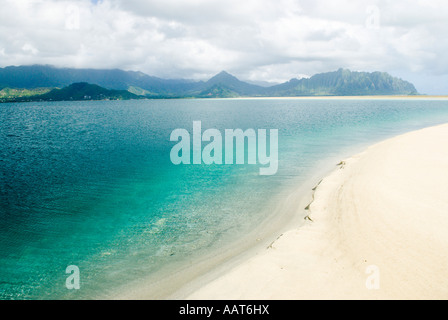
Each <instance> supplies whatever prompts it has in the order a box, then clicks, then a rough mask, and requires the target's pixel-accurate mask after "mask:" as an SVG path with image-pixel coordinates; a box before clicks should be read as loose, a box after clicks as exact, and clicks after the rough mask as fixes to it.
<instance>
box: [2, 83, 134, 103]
mask: <svg viewBox="0 0 448 320" xmlns="http://www.w3.org/2000/svg"><path fill="white" fill-rule="evenodd" d="M130 99H142V97H141V96H138V95H135V94H133V93H131V92H129V91H126V90H108V89H105V88H102V87H100V86H98V85H95V84H89V83H86V82H78V83H73V84H71V85H69V86H67V87H64V88H62V89H53V90H51V91H49V92H46V93H44V94H38V95H33V96H27V97H17V98H11V99H9V100H7V102H26V101H87V100H130Z"/></svg>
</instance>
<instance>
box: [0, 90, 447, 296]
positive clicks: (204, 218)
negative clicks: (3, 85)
mask: <svg viewBox="0 0 448 320" xmlns="http://www.w3.org/2000/svg"><path fill="white" fill-rule="evenodd" d="M193 121H201V123H202V129H203V130H206V129H209V128H216V129H218V130H220V131H221V132H224V130H225V129H237V128H240V129H243V130H246V129H249V128H253V129H268V130H269V129H278V133H279V149H278V155H279V167H278V172H277V174H275V175H272V176H262V175H260V174H259V168H260V166H259V165H247V164H245V165H204V164H202V165H179V166H176V165H173V164H172V163H171V161H170V151H171V148H172V147H173V146H174V144H175V142H171V141H170V134H171V132H172V131H173V130H174V129H177V128H184V129H187V130H188V131H189V132H190V133H192V125H193ZM446 122H448V100H444V99H439V100H437V99H402V100H400V99H372V100H369V99H355V100H353V99H234V100H233V99H222V100H220V99H211V100H207V99H205V100H200V99H198V100H144V101H91V102H52V103H48V102H45V103H23V104H0V146H1V148H0V221H1V222H0V299H96V298H108V297H113V296H114V295H116V294H117V292H120V290H124V288H129V286H131V285H134V284H138V283H140V282H141V281H142V279H146V278H147V277H148V276H150V275H152V276H154V277H156V278H157V275H158V274H162V273H163V271H164V270H167V269H169V268H170V266H176V267H177V268H178V270H182V266H183V265H191V263H193V262H194V261H195V259H197V257H200V256H203V255H204V254H206V253H208V252H216V251H219V250H220V248H221V247H222V246H223V244H224V243H229V242H231V241H236V239H238V238H240V237H241V236H242V235H244V234H246V233H247V232H248V231H250V230H252V229H253V228H255V227H256V226H257V225H258V224H260V223H261V222H262V221H267V220H269V219H270V217H272V214H273V212H275V208H276V206H277V205H278V203H280V202H282V201H284V199H286V198H287V196H288V195H289V194H290V193H291V191H292V190H294V189H295V188H297V187H298V186H300V185H301V184H303V183H305V182H306V181H309V179H311V178H312V177H313V176H315V174H316V172H319V170H322V168H330V167H332V166H335V164H336V160H342V159H343V158H344V157H347V156H350V155H351V154H353V153H356V152H360V151H362V150H363V148H365V147H366V146H367V145H370V144H372V143H375V142H378V141H380V140H383V139H385V138H388V137H392V136H394V135H397V134H401V133H404V132H407V131H412V130H415V129H419V128H423V127H426V126H431V125H436V124H441V123H446ZM204 144H205V143H204ZM416 152H418V150H416ZM70 265H75V266H77V267H79V270H80V289H79V290H68V289H67V287H66V279H67V277H68V276H69V275H68V274H66V268H67V266H70Z"/></svg>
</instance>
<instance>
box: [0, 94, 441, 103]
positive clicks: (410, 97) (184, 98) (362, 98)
mask: <svg viewBox="0 0 448 320" xmlns="http://www.w3.org/2000/svg"><path fill="white" fill-rule="evenodd" d="M256 99H260V100H281V99H283V100H291V99H295V100H310V99H316V100H318V99H326V100H331V99H334V100H374V99H377V100H381V99H384V100H391V99H397V100H398V99H406V100H413V99H442V100H444V99H448V95H366V96H290V97H268V96H267V97H257V96H254V97H233V98H230V97H229V98H203V97H160V98H158V97H154V98H147V97H142V98H141V99H100V100H94V99H84V100H28V101H26V100H24V101H13V100H11V101H4V100H2V99H0V103H4V104H6V103H30V102H86V101H132V100H135V101H141V100H256Z"/></svg>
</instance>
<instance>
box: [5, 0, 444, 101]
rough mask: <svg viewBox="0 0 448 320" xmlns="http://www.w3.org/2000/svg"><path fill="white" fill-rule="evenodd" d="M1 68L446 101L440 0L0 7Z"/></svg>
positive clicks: (9, 2) (80, 0) (63, 0)
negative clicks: (384, 78)
mask: <svg viewBox="0 0 448 320" xmlns="http://www.w3.org/2000/svg"><path fill="white" fill-rule="evenodd" d="M0 8H1V10H0V67H6V66H10V65H30V64H48V65H54V66H57V67H72V68H97V69H104V68H119V69H123V70H134V71H142V72H144V73H147V74H149V75H152V76H158V77H161V78H176V79H177V78H187V79H195V80H207V79H208V78H210V77H212V76H213V75H215V74H216V73H218V72H220V71H222V70H226V71H227V72H229V73H231V74H233V75H235V76H237V77H238V78H239V79H241V80H253V81H268V82H276V83H279V82H284V81H287V80H289V79H291V78H301V77H309V76H312V75H314V74H316V73H322V72H329V71H335V70H337V69H339V68H348V69H350V70H352V71H368V72H372V71H382V72H388V73H390V74H391V75H393V76H396V77H399V78H402V79H404V80H407V81H410V82H412V83H413V84H414V85H415V86H416V88H417V90H418V91H419V92H420V93H423V94H448V54H447V52H448V36H447V33H448V18H447V17H448V5H447V1H446V0H407V1H405V0H393V1H392V0H370V1H359V0H332V1H330V0H226V1H222V0H0Z"/></svg>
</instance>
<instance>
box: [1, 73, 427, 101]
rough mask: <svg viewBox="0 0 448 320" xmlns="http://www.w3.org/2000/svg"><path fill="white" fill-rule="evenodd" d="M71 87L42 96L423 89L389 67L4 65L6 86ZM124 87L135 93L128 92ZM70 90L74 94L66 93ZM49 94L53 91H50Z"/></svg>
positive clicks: (281, 94)
mask: <svg viewBox="0 0 448 320" xmlns="http://www.w3.org/2000/svg"><path fill="white" fill-rule="evenodd" d="M74 83H77V86H75V87H73V86H72V87H69V86H71V85H73V84H74ZM79 83H84V85H83V86H82V85H79ZM86 84H90V85H96V86H97V87H89V88H88V90H90V91H89V94H86V93H85V92H84V93H83V92H78V93H76V92H75V91H76V90H81V91H82V90H86V89H87V87H86ZM66 87H69V88H68V89H64V90H65V91H62V92H59V93H58V94H56V91H54V90H53V91H54V92H52V91H50V92H47V93H45V94H46V95H47V96H45V95H39V96H40V98H41V100H45V99H47V98H48V99H50V98H56V96H54V95H55V94H56V95H57V98H58V99H66V98H67V97H71V98H72V100H79V99H80V100H83V99H85V98H86V97H95V98H101V97H103V98H113V99H134V98H228V97H267V96H270V97H297V96H349V95H354V96H356V95H416V94H418V92H417V90H416V89H415V87H414V85H413V84H411V83H409V82H407V81H404V80H402V79H399V78H396V77H392V76H391V75H389V74H388V73H386V72H371V73H369V72H356V71H350V70H348V69H342V68H341V69H339V70H337V71H333V72H327V73H320V74H316V75H314V76H312V77H310V78H302V79H291V80H290V81H287V82H285V83H282V84H278V85H272V86H260V85H256V84H252V83H248V82H244V81H241V80H239V79H237V78H236V77H235V76H233V75H231V74H229V73H227V72H225V71H222V72H220V73H219V74H217V75H215V76H214V77H212V78H211V79H209V80H208V81H195V80H188V79H162V78H158V77H154V76H150V75H147V74H144V73H142V72H136V71H124V70H120V69H106V70H102V69H73V68H56V67H53V66H47V65H32V66H10V67H5V68H0V90H6V89H8V90H10V89H14V90H15V89H23V90H42V88H47V89H60V88H66ZM103 89H105V90H109V91H111V92H107V91H104V90H103ZM92 90H93V91H92ZM47 91H49V90H47ZM96 91H98V92H96ZM116 91H120V92H116ZM123 91H126V92H129V93H131V94H129V95H128V94H127V93H125V92H123ZM8 92H9V91H8ZM64 92H65V93H67V94H69V96H66V95H65V94H64ZM95 92H96V93H95ZM49 94H50V96H48V95H49ZM36 99H37V95H36V96H31V98H30V100H36ZM92 99H93V98H92Z"/></svg>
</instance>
